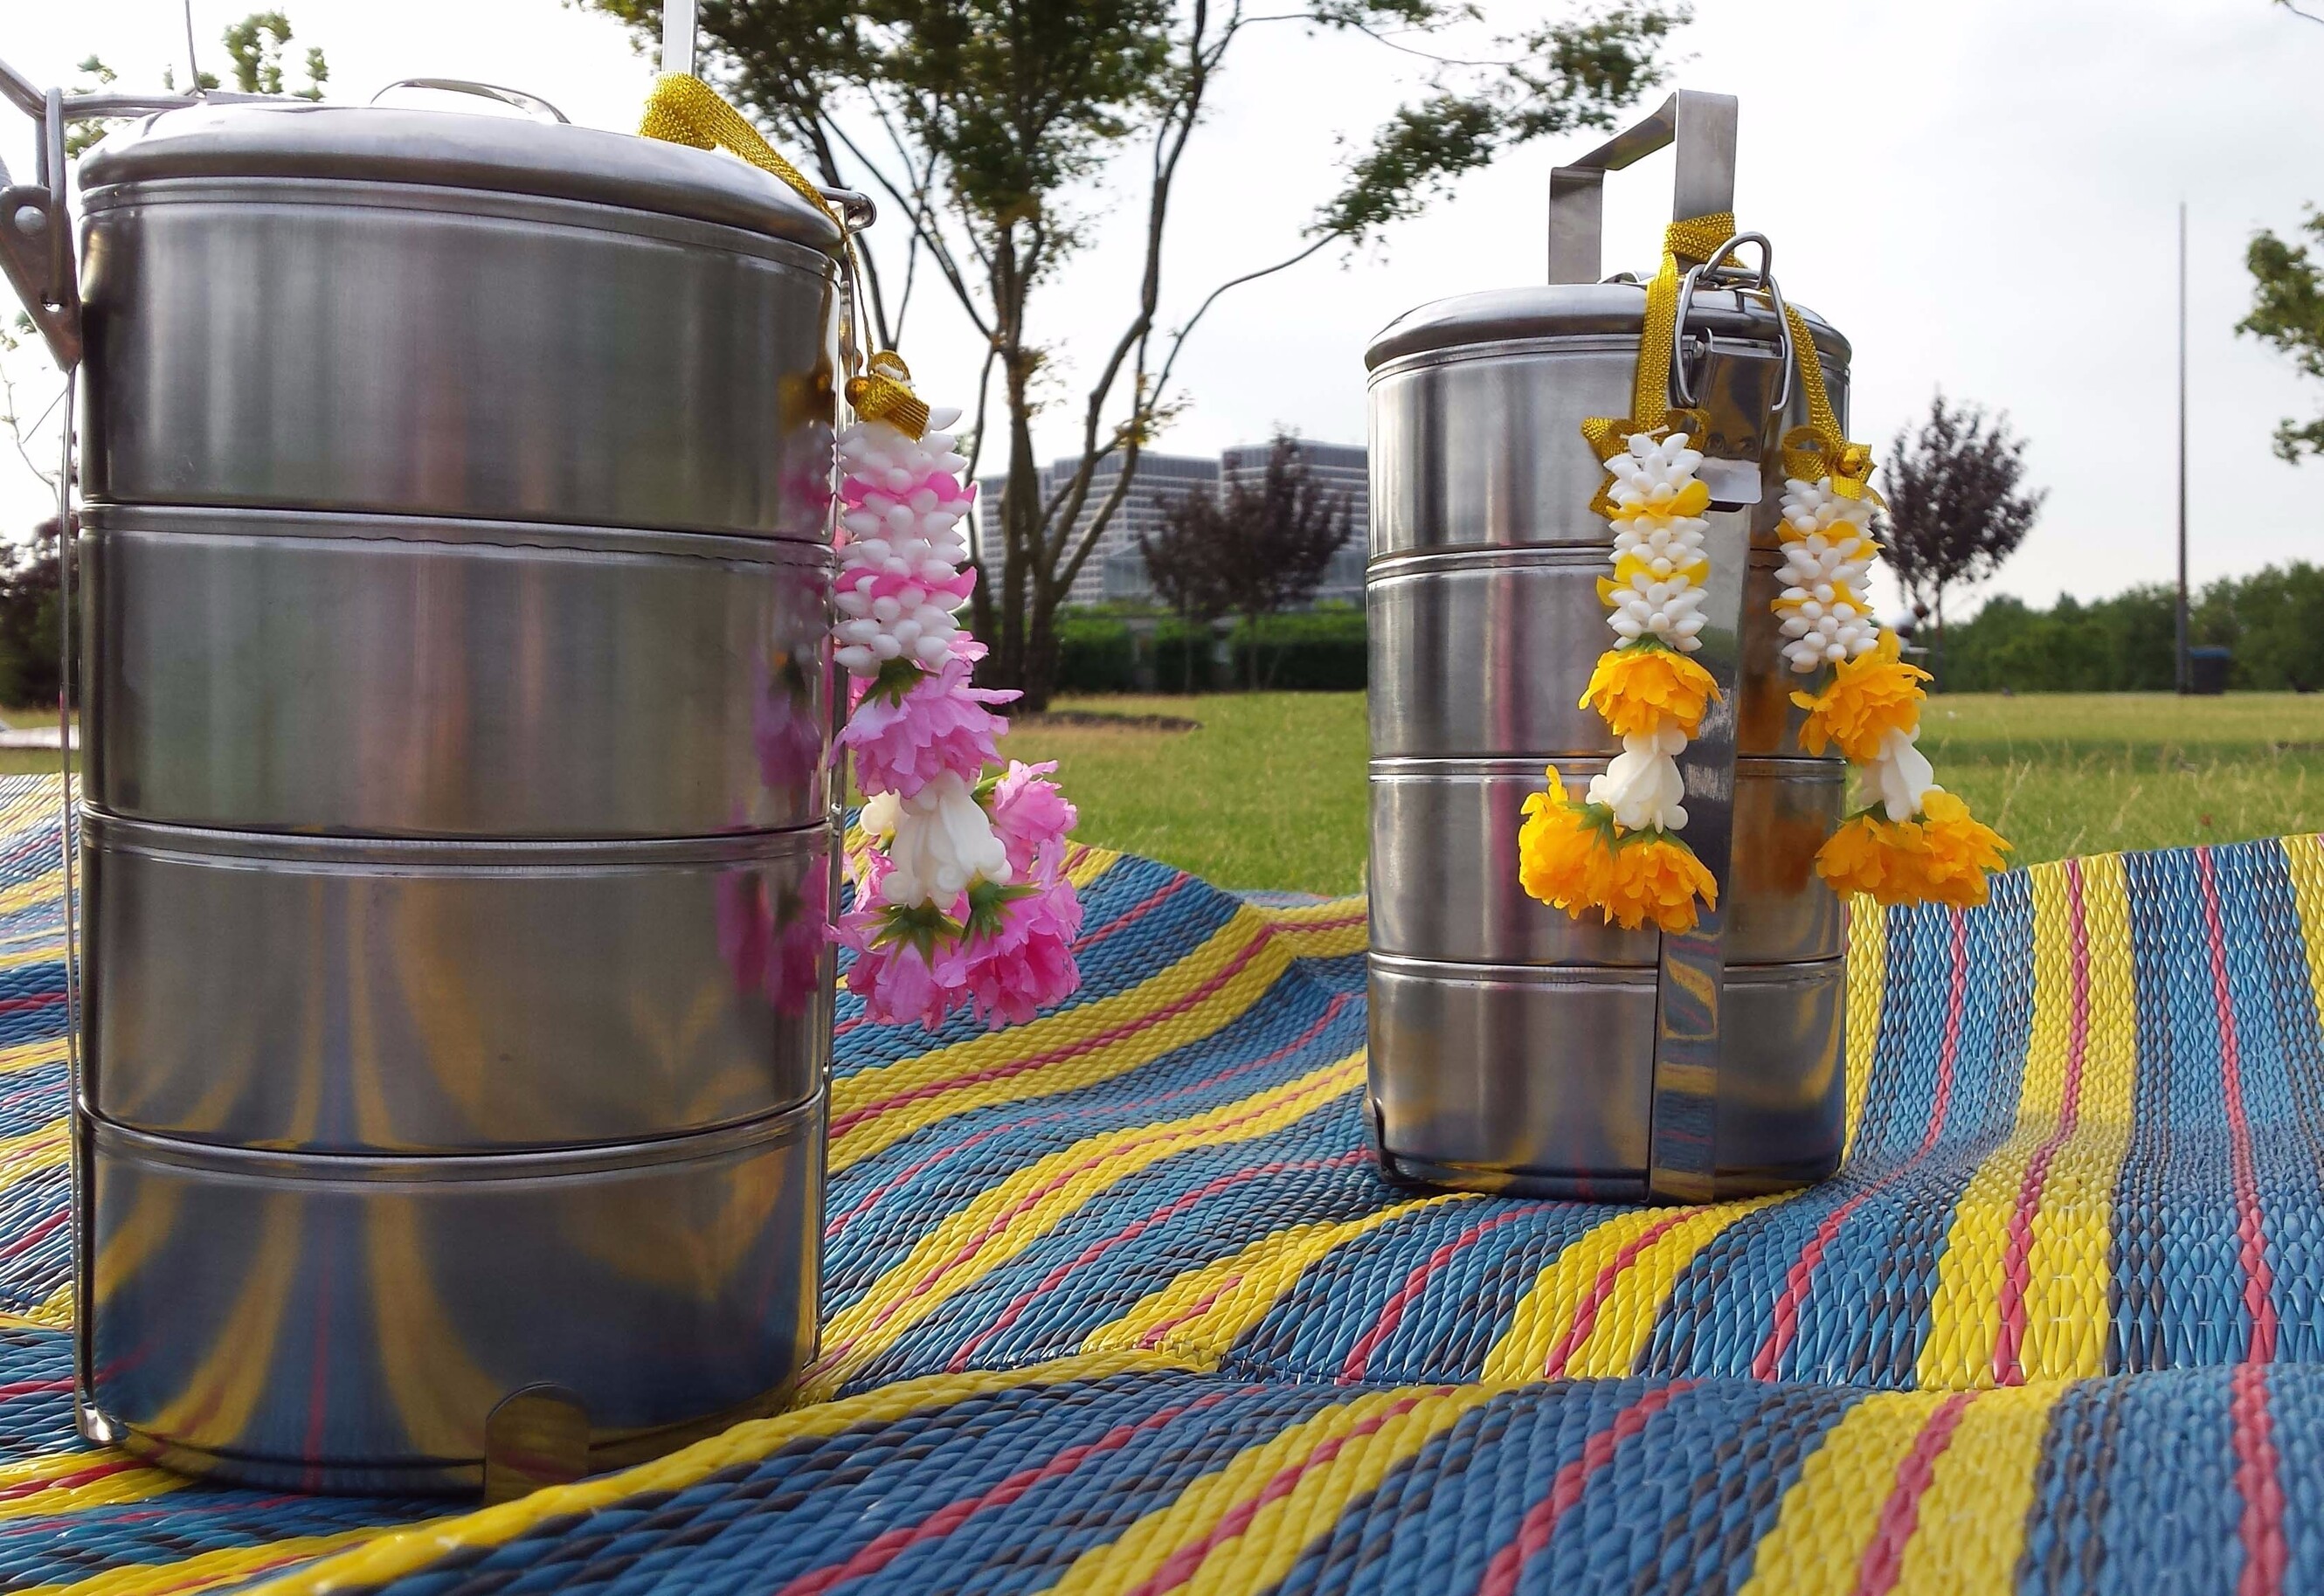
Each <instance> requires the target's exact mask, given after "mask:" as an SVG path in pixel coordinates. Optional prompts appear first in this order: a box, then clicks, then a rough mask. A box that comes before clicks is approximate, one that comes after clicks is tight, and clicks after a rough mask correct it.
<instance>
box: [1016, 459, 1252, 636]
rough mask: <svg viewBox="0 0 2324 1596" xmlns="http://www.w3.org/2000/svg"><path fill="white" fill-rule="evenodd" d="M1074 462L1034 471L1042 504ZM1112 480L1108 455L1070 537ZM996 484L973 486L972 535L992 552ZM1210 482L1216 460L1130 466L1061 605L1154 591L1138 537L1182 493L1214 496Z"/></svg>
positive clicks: (1116, 474)
mask: <svg viewBox="0 0 2324 1596" xmlns="http://www.w3.org/2000/svg"><path fill="white" fill-rule="evenodd" d="M1074 464H1075V462H1074V461H1072V460H1055V461H1052V462H1050V464H1049V465H1047V466H1044V467H1043V468H1042V470H1041V475H1040V484H1041V494H1042V496H1043V497H1044V498H1045V499H1046V498H1047V497H1048V496H1049V495H1051V494H1055V493H1056V491H1057V490H1058V489H1059V488H1061V487H1063V486H1065V484H1066V483H1067V482H1068V481H1070V480H1071V479H1072V477H1073V474H1074ZM1120 480H1121V457H1120V456H1119V455H1109V456H1107V457H1105V458H1104V459H1102V460H1101V461H1099V462H1098V465H1097V469H1096V470H1094V471H1093V472H1092V473H1091V474H1090V486H1089V497H1088V498H1087V499H1085V500H1084V501H1083V503H1082V511H1081V514H1080V515H1079V516H1078V517H1076V518H1075V520H1074V533H1075V535H1076V536H1078V535H1079V534H1080V533H1081V531H1082V530H1084V529H1085V528H1087V527H1088V526H1089V524H1090V522H1091V521H1094V520H1096V519H1097V513H1098V512H1099V511H1100V510H1101V509H1102V508H1104V505H1105V502H1106V501H1107V500H1108V499H1109V498H1111V496H1112V494H1113V490H1114V484H1117V483H1119V482H1120ZM1004 481H1005V479H1004V478H1001V477H998V476H988V477H985V478H982V480H981V481H980V482H979V483H978V484H977V489H976V500H977V514H978V516H979V518H980V524H979V528H978V530H979V535H980V537H982V538H983V539H984V540H985V543H986V545H987V546H989V547H993V548H995V549H997V548H998V546H999V543H1000V539H1001V530H1000V514H1001V487H1002V485H1003V484H1004ZM1218 484H1219V463H1218V462H1217V461H1216V460H1208V459H1204V458H1203V457H1200V456H1198V455H1157V454H1152V453H1144V454H1140V455H1139V457H1138V469H1137V471H1136V472H1135V473H1134V474H1133V475H1131V477H1130V491H1129V492H1128V493H1127V494H1124V495H1123V497H1122V501H1121V505H1120V508H1119V509H1118V510H1116V511H1115V512H1113V519H1112V520H1111V521H1108V522H1106V526H1105V530H1104V531H1103V532H1102V534H1100V535H1099V538H1098V543H1097V547H1096V548H1095V549H1092V550H1091V551H1090V557H1089V559H1088V560H1087V562H1085V563H1084V565H1083V567H1082V568H1081V570H1080V571H1079V572H1078V573H1076V574H1075V576H1074V585H1073V586H1072V587H1071V588H1070V589H1068V590H1067V592H1066V594H1065V602H1066V603H1067V604H1096V603H1098V602H1099V601H1101V600H1102V599H1109V598H1145V597H1148V596H1149V595H1151V594H1152V593H1153V591H1154V589H1153V586H1152V584H1150V583H1148V581H1147V580H1146V561H1145V560H1144V559H1143V558H1141V557H1140V556H1139V552H1138V534H1139V533H1140V532H1148V533H1151V532H1157V531H1159V530H1161V529H1162V523H1163V516H1164V513H1165V512H1166V510H1167V507H1168V506H1169V505H1170V504H1172V503H1176V501H1178V500H1179V499H1182V498H1184V497H1185V496H1186V495H1187V494H1211V493H1216V492H1217V491H1218ZM996 558H997V556H996Z"/></svg>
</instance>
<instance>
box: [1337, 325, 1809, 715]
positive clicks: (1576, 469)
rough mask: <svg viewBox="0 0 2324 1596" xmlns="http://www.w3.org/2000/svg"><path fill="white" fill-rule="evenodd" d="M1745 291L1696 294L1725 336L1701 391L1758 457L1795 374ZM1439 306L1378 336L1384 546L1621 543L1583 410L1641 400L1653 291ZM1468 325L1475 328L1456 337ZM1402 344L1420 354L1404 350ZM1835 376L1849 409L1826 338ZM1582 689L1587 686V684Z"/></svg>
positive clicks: (1376, 481)
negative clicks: (1636, 391) (1633, 395)
mask: <svg viewBox="0 0 2324 1596" xmlns="http://www.w3.org/2000/svg"><path fill="white" fill-rule="evenodd" d="M1736 299H1737V296H1736V295H1733V294H1731V293H1705V294H1701V295H1699V296H1698V297H1697V299H1696V300H1695V312H1694V325H1696V326H1698V327H1701V328H1707V329H1708V330H1710V331H1711V332H1712V333H1713V334H1715V335H1716V336H1717V337H1718V340H1719V341H1718V345H1717V353H1718V356H1719V358H1718V359H1717V360H1715V361H1714V362H1712V363H1711V364H1712V365H1713V367H1714V369H1713V370H1712V371H1711V372H1709V373H1707V374H1705V390H1706V392H1705V395H1704V402H1705V404H1706V406H1707V407H1708V408H1709V409H1710V411H1711V418H1712V421H1713V428H1714V430H1713V436H1712V438H1711V446H1712V447H1713V449H1714V452H1717V453H1720V454H1721V455H1723V456H1725V457H1729V458H1735V459H1750V460H1757V459H1758V458H1759V457H1760V449H1761V437H1762V434H1761V428H1760V420H1761V418H1762V415H1763V413H1764V411H1765V410H1766V405H1767V404H1768V403H1770V402H1772V401H1773V400H1774V399H1775V395H1776V394H1777V393H1778V392H1780V391H1781V389H1782V386H1783V373H1782V371H1781V369H1780V365H1781V363H1780V361H1779V360H1778V359H1777V358H1776V355H1777V352H1778V351H1779V350H1780V349H1781V347H1782V334H1781V332H1780V330H1779V328H1777V325H1776V322H1775V317H1774V316H1773V315H1771V314H1768V313H1766V312H1765V311H1762V310H1758V309H1756V308H1753V309H1738V308H1737V307H1736V306H1735V305H1734V303H1733V301H1734V300H1736ZM1431 311H1441V315H1440V317H1439V318H1438V319H1436V320H1434V321H1430V322H1425V323H1423V324H1422V325H1420V326H1418V327H1407V326H1406V322H1408V321H1410V320H1412V318H1406V322H1398V323H1397V324H1395V325H1393V326H1391V327H1389V328H1388V329H1387V330H1386V331H1385V332H1383V333H1382V334H1381V335H1380V336H1379V338H1378V339H1376V340H1375V341H1374V343H1373V345H1372V350H1371V355H1370V360H1371V364H1372V376H1371V506H1372V509H1371V516H1372V521H1371V552H1372V555H1373V557H1374V558H1379V557H1381V556H1383V555H1390V554H1402V553H1409V552H1415V551H1417V550H1421V549H1447V548H1457V547H1465V546H1471V545H1476V544H1516V543H1600V544H1605V543H1609V542H1610V541H1611V535H1610V534H1609V532H1608V531H1607V530H1606V523H1605V522H1604V521H1602V520H1601V519H1600V518H1599V517H1598V516H1595V515H1593V514H1591V512H1590V508H1589V506H1590V501H1591V498H1592V497H1593V496H1595V494H1596V493H1597V491H1598V484H1599V482H1600V479H1601V477H1602V476H1603V475H1604V473H1603V468H1602V467H1600V465H1599V464H1598V458H1597V457H1596V456H1595V455H1593V454H1591V452H1590V446H1589V445H1588V444H1587V443H1585V442H1583V441H1582V422H1583V420H1587V419H1588V418H1590V417H1591V416H1621V415H1628V413H1629V410H1630V380H1631V376H1632V374H1633V373H1634V371H1635V370H1636V368H1637V354H1638V328H1639V325H1640V323H1641V322H1642V321H1643V319H1644V317H1645V312H1646V294H1645V291H1643V290H1641V289H1637V288H1635V287H1632V286H1630V285H1628V284H1627V283H1591V284H1587V285H1581V286H1566V287H1559V288H1539V289H1526V290H1517V291H1508V292H1504V293H1494V294H1474V295H1470V296H1468V297H1467V298H1465V299H1462V300H1447V301H1445V302H1444V304H1443V306H1442V307H1425V308H1424V309H1423V310H1422V311H1417V312H1415V313H1414V314H1415V316H1425V315H1426V314H1427V313H1428V312H1431ZM1521 329H1531V330H1521ZM1568 329H1571V330H1568ZM1471 330H1473V331H1474V334H1475V339H1474V341H1471V342H1460V341H1458V339H1459V338H1460V337H1461V336H1462V334H1463V333H1464V332H1468V331H1471ZM1439 339H1443V340H1448V341H1445V342H1439V341H1438V340H1439ZM1819 347H1821V340H1819ZM1403 350H1408V351H1410V352H1408V353H1395V352H1397V351H1403ZM1824 382H1825V383H1826V384H1827V385H1828V386H1829V387H1830V389H1831V400H1832V403H1833V405H1834V407H1835V408H1837V409H1838V410H1839V411H1840V415H1841V417H1842V418H1843V420H1844V419H1845V417H1846V415H1847V392H1848V368H1847V366H1846V364H1845V363H1844V360H1843V361H1842V362H1841V363H1840V364H1835V363H1834V361H1833V359H1832V357H1831V354H1830V353H1829V352H1826V354H1825V361H1824ZM1792 386H1793V388H1794V392H1793V394H1792V396H1791V403H1790V405H1789V406H1788V407H1787V408H1786V410H1785V411H1784V413H1783V414H1782V416H1781V417H1780V418H1778V420H1776V422H1775V435H1776V436H1777V437H1780V436H1781V435H1782V431H1783V430H1784V429H1787V428H1790V427H1793V426H1795V425H1800V424H1803V423H1804V422H1805V421H1806V420H1807V408H1806V406H1807V401H1806V399H1805V396H1804V395H1803V393H1802V392H1799V390H1800V388H1801V384H1799V383H1794V384H1793V385H1792ZM1769 486H1770V487H1771V488H1772V489H1773V490H1774V491H1773V492H1772V493H1771V494H1769V496H1768V497H1767V498H1766V502H1765V509H1764V512H1763V513H1762V515H1761V517H1760V518H1759V519H1758V521H1757V523H1756V525H1755V531H1756V532H1757V537H1758V540H1759V541H1760V542H1761V543H1762V544H1763V545H1764V546H1767V547H1773V543H1774V537H1775V519H1776V517H1775V507H1776V505H1777V503H1779V502H1780V501H1781V499H1782V497H1783V494H1782V489H1783V484H1782V483H1781V482H1780V481H1778V480H1773V479H1772V478H1771V480H1770V483H1769ZM1773 624H1774V623H1773V621H1772V620H1769V622H1768V625H1769V627H1770V628H1771V630H1770V632H1769V634H1768V635H1770V636H1773V635H1774V633H1773V631H1772V627H1773ZM1602 630H1603V625H1602V622H1601V623H1600V631H1602ZM1574 692H1575V696H1576V697H1579V696H1580V693H1581V687H1580V685H1579V684H1576V686H1575V689H1574Z"/></svg>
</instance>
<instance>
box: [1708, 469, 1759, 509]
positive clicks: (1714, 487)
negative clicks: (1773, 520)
mask: <svg viewBox="0 0 2324 1596" xmlns="http://www.w3.org/2000/svg"><path fill="white" fill-rule="evenodd" d="M1694 475H1696V477H1697V478H1698V479H1700V480H1701V483H1702V485H1703V486H1705V487H1707V488H1709V489H1710V490H1711V504H1712V505H1713V506H1714V507H1715V508H1717V509H1720V510H1745V509H1748V508H1750V507H1751V506H1753V505H1755V504H1757V503H1758V502H1759V494H1760V491H1761V490H1760V482H1759V466H1758V464H1757V462H1756V461H1752V460H1712V459H1705V460H1704V461H1703V462H1702V464H1701V465H1700V466H1696V467H1695V468H1694Z"/></svg>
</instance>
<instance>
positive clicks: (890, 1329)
mask: <svg viewBox="0 0 2324 1596" xmlns="http://www.w3.org/2000/svg"><path fill="white" fill-rule="evenodd" d="M1363 1079H1364V1056H1363V1054H1362V1052H1361V1051H1358V1052H1355V1053H1351V1054H1350V1055H1349V1056H1347V1057H1345V1058H1342V1059H1339V1060H1337V1061H1335V1062H1333V1063H1331V1064H1327V1065H1324V1066H1322V1067H1321V1068H1319V1069H1314V1070H1311V1071H1309V1072H1308V1073H1307V1074H1305V1075H1301V1076H1299V1077H1298V1078H1296V1080H1291V1081H1286V1082H1282V1083H1280V1084H1277V1085H1273V1086H1269V1087H1268V1088H1267V1089H1266V1090H1265V1091H1262V1092H1257V1093H1252V1094H1251V1095H1250V1096H1249V1097H1244V1098H1240V1099H1238V1100H1236V1101H1235V1102H1226V1103H1221V1104H1219V1105H1217V1106H1216V1107H1214V1108H1209V1109H1205V1110H1203V1112H1200V1113H1197V1114H1190V1115H1188V1116H1186V1117H1185V1118H1183V1119H1178V1120H1167V1121H1161V1122H1159V1123H1157V1124H1151V1125H1137V1126H1130V1127H1128V1128H1125V1129H1122V1130H1109V1131H1106V1132H1103V1133H1102V1134H1101V1135H1097V1136H1090V1137H1085V1138H1084V1139H1082V1140H1080V1141H1077V1142H1075V1143H1074V1145H1073V1146H1071V1147H1068V1148H1063V1149H1059V1150H1058V1151H1056V1152H1054V1153H1051V1154H1050V1155H1049V1156H1048V1157H1047V1158H1043V1159H1041V1160H1039V1161H1038V1162H1037V1163H1034V1164H1031V1165H1028V1166H1027V1167H1025V1168H1023V1169H1020V1170H1019V1171H1018V1172H1017V1173H1016V1174H1014V1175H1012V1176H1010V1177H1009V1178H1008V1179H1006V1180H1004V1181H1002V1182H1001V1184H1000V1185H996V1186H993V1187H991V1188H990V1189H988V1190H986V1191H984V1192H982V1193H979V1194H978V1195H977V1196H976V1198H975V1199H974V1200H973V1202H971V1203H970V1204H968V1205H967V1206H966V1207H964V1208H962V1209H960V1210H958V1211H957V1212H955V1213H952V1214H950V1215H948V1216H946V1217H945V1220H944V1222H942V1223H940V1224H938V1225H937V1226H936V1228H935V1229H934V1230H932V1231H931V1232H928V1233H927V1235H926V1236H924V1237H922V1238H921V1239H920V1241H919V1243H918V1245H917V1246H915V1247H914V1248H913V1249H912V1250H911V1252H910V1253H909V1254H908V1256H907V1257H906V1258H905V1259H904V1260H903V1261H902V1262H900V1263H899V1264H897V1265H896V1266H895V1267H894V1268H890V1270H889V1271H888V1272H887V1273H886V1274H884V1275H882V1276H881V1278H880V1279H879V1280H878V1281H876V1282H874V1283H873V1285H872V1287H871V1290H870V1291H868V1292H866V1293H865V1294H864V1295H863V1296H862V1299H860V1300H859V1301H856V1302H854V1303H851V1304H850V1305H847V1306H846V1307H844V1308H843V1309H841V1310H840V1311H839V1312H838V1313H836V1314H834V1315H832V1316H831V1318H830V1319H829V1320H828V1321H827V1322H826V1323H825V1325H824V1330H823V1344H824V1346H825V1348H826V1349H827V1350H826V1351H825V1352H824V1354H823V1355H822V1356H821V1357H820V1358H818V1359H817V1360H816V1362H815V1363H814V1364H813V1365H812V1366H811V1367H810V1368H809V1369H808V1370H807V1373H806V1375H805V1376H804V1377H803V1378H802V1380H801V1391H802V1394H803V1395H805V1396H807V1397H808V1398H815V1397H818V1396H821V1395H824V1394H825V1393H828V1392H830V1391H832V1390H835V1389H836V1388H838V1387H839V1386H841V1385H842V1384H844V1382H845V1381H846V1380H847V1379H849V1378H850V1377H851V1376H853V1374H854V1373H855V1371H856V1370H860V1369H862V1367H864V1366H865V1365H866V1364H867V1363H869V1362H871V1360H873V1359H874V1358H876V1357H878V1356H879V1355H880V1354H881V1352H885V1351H886V1350H887V1349H888V1348H890V1347H891V1346H893V1345H894V1344H895V1343H896V1342H898V1341H899V1340H901V1339H902V1338H903V1336H904V1334H905V1333H906V1332H908V1330H910V1329H911V1328H912V1326H913V1325H915V1324H918V1323H919V1322H920V1321H921V1320H923V1319H926V1318H927V1317H928V1316H929V1315H931V1314H934V1313H935V1312H936V1310H937V1309H939V1308H941V1307H942V1306H944V1305H945V1303H946V1302H948V1301H950V1300H951V1299H952V1298H953V1297H954V1296H956V1295H957V1294H959V1293H960V1292H961V1291H962V1290H964V1289H965V1288H966V1287H970V1286H972V1285H973V1284H974V1283H975V1282H976V1281H978V1280H980V1279H982V1278H984V1277H985V1276H986V1275H988V1274H990V1273H991V1272H992V1271H993V1270H994V1269H996V1268H1000V1267H1001V1265H1002V1264H1004V1263H1006V1262H1008V1261H1009V1260H1010V1259H1012V1258H1015V1257H1016V1256H1017V1255H1018V1254H1019V1253H1021V1252H1023V1251H1024V1250H1026V1249H1027V1248H1028V1247H1030V1246H1032V1245H1033V1244H1034V1243H1036V1242H1037V1241H1039V1240H1040V1239H1041V1238H1042V1237H1043V1236H1045V1235H1047V1233H1048V1232H1050V1231H1052V1230H1054V1229H1056V1227H1057V1225H1059V1224H1060V1223H1062V1222H1065V1220H1066V1219H1067V1218H1068V1217H1070V1216H1071V1215H1073V1214H1074V1213H1078V1212H1080V1211H1081V1210H1082V1209H1083V1208H1084V1207H1085V1206H1086V1205H1087V1204H1089V1203H1091V1202H1092V1201H1093V1200H1094V1199H1096V1198H1097V1197H1099V1196H1100V1195H1102V1194H1103V1193H1105V1192H1107V1191H1109V1190H1111V1188H1112V1187H1113V1186H1115V1185H1119V1184H1120V1182H1122V1181H1124V1180H1126V1179H1128V1178H1130V1176H1133V1175H1135V1174H1137V1173H1138V1172H1139V1170H1141V1169H1145V1168H1148V1167H1150V1166H1152V1165H1155V1164H1157V1163H1160V1162H1161V1161H1162V1160H1163V1159H1165V1158H1171V1157H1174V1156H1176V1154H1178V1153H1182V1152H1185V1151H1186V1150H1188V1149H1192V1148H1216V1147H1225V1146H1229V1145H1231V1144H1233V1143H1235V1142H1241V1141H1251V1140H1255V1139H1258V1138H1259V1137H1262V1136H1267V1135H1269V1134H1271V1133H1273V1132H1274V1131H1277V1130H1281V1129H1282V1128H1283V1127H1284V1126H1286V1125H1289V1124H1291V1123H1293V1122H1295V1121H1298V1120H1300V1119H1303V1118H1305V1116H1307V1115H1308V1114H1311V1113H1313V1112H1315V1111H1316V1110H1317V1109H1318V1108H1320V1107H1322V1106H1323V1104H1325V1103H1327V1102H1333V1101H1334V1100H1336V1099H1338V1098H1341V1097H1344V1096H1346V1095H1347V1094H1348V1093H1351V1092H1354V1091H1355V1090H1357V1089H1358V1088H1359V1087H1360V1086H1361V1085H1362V1084H1363Z"/></svg>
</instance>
